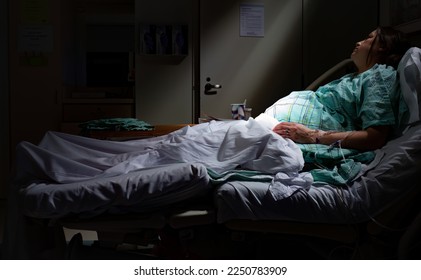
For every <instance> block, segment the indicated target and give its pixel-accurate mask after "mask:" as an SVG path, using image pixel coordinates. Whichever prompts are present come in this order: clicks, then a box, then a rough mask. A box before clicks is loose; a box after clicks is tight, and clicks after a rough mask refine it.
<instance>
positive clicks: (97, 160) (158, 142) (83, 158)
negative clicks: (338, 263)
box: [16, 119, 304, 183]
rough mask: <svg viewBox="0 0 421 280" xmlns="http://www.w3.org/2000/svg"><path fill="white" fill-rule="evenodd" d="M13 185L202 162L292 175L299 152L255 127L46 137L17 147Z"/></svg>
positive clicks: (218, 168) (233, 124) (234, 124)
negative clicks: (131, 136)
mask: <svg viewBox="0 0 421 280" xmlns="http://www.w3.org/2000/svg"><path fill="white" fill-rule="evenodd" d="M17 162H18V163H17V165H18V166H19V173H18V174H17V178H16V179H17V181H19V182H22V181H25V180H26V179H27V178H28V176H29V178H30V179H33V178H39V179H40V180H45V181H49V182H56V183H73V182H80V181H85V180H92V179H94V178H104V177H113V176H117V175H121V174H126V173H129V172H132V171H136V170H141V169H145V168H151V167H157V166H162V165H168V164H174V163H180V162H189V163H201V164H203V165H205V166H206V167H207V168H209V169H212V170H213V171H214V172H224V171H228V170H234V169H236V168H243V169H248V170H256V171H261V172H264V173H267V174H276V173H278V172H285V173H297V172H298V171H300V170H301V169H302V167H303V165H304V160H303V158H302V154H301V151H300V149H299V148H298V146H297V145H296V144H294V143H293V142H292V141H291V140H289V139H284V138H282V137H281V136H279V135H277V134H275V133H273V132H272V131H271V130H270V129H267V128H265V127H264V126H262V125H260V124H259V122H257V121H255V120H253V119H250V120H249V121H228V122H210V123H206V124H201V125H197V126H194V127H185V128H183V129H181V130H178V131H176V132H174V133H171V134H168V135H166V136H162V137H157V138H151V139H146V140H145V139H143V140H134V141H127V142H112V141H103V140H97V139H90V138H85V137H79V136H74V135H68V134H63V133H58V132H49V133H47V134H46V135H45V137H44V138H43V140H42V141H41V143H40V144H39V145H33V144H31V143H28V142H22V143H20V144H19V145H18V147H17Z"/></svg>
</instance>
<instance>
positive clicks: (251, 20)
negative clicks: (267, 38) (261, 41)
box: [240, 3, 265, 37]
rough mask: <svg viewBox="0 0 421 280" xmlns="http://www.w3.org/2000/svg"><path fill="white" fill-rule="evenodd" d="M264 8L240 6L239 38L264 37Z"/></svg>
mask: <svg viewBox="0 0 421 280" xmlns="http://www.w3.org/2000/svg"><path fill="white" fill-rule="evenodd" d="M264 35H265V7H264V5H263V4H252V3H244V4H240V36H242V37H264Z"/></svg>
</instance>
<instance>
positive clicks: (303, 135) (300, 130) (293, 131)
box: [273, 122, 320, 144]
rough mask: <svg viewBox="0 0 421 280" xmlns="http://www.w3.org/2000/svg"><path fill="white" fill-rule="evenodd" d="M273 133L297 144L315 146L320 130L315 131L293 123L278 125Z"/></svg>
mask: <svg viewBox="0 0 421 280" xmlns="http://www.w3.org/2000/svg"><path fill="white" fill-rule="evenodd" d="M273 131H274V132H275V133H277V134H279V135H281V136H282V137H284V138H289V139H291V140H292V141H294V142H296V143H301V144H314V143H316V142H317V137H318V134H319V133H320V131H319V130H313V129H310V128H308V127H306V126H305V125H302V124H298V123H291V122H281V123H279V124H277V125H276V126H275V127H274V128H273Z"/></svg>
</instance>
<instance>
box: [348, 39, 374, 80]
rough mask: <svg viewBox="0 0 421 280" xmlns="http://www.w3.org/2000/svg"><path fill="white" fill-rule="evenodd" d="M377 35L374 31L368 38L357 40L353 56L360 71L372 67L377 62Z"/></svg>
mask: <svg viewBox="0 0 421 280" xmlns="http://www.w3.org/2000/svg"><path fill="white" fill-rule="evenodd" d="M376 36H377V32H376V31H373V32H371V33H370V34H369V35H368V37H367V38H366V39H364V40H362V41H359V42H357V44H356V45H355V48H354V50H353V52H352V54H351V58H352V60H353V61H354V63H355V65H356V66H357V67H358V69H359V71H360V72H363V71H365V70H367V69H369V68H371V67H372V66H373V65H374V64H375V63H376V59H375V54H376V53H377V51H378V49H379V48H378V47H377V45H378V43H377V40H376ZM373 44H374V45H373ZM370 50H371V51H370ZM369 56H370V57H369Z"/></svg>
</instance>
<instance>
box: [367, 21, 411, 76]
mask: <svg viewBox="0 0 421 280" xmlns="http://www.w3.org/2000/svg"><path fill="white" fill-rule="evenodd" d="M376 41H377V43H378V44H379V47H380V48H382V50H381V51H379V52H378V53H377V54H376V60H377V63H379V64H386V65H389V66H392V67H394V68H395V69H396V68H397V67H398V64H399V61H400V60H401V58H402V56H403V55H404V54H405V52H406V51H407V50H408V49H409V48H410V46H411V45H410V43H409V41H408V39H407V37H406V35H405V33H403V32H401V31H399V30H396V29H394V28H392V27H378V28H377V29H376ZM373 45H374V44H373ZM373 45H371V48H372V47H373ZM370 53H371V49H370ZM368 57H370V55H369V56H368Z"/></svg>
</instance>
